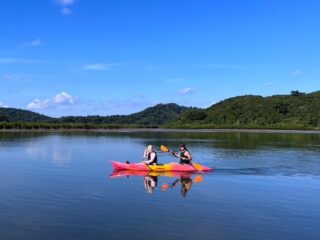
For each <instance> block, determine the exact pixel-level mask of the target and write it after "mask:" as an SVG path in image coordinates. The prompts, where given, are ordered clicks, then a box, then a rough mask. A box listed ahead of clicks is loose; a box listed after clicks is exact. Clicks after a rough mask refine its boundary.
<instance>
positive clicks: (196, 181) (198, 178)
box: [193, 175, 203, 183]
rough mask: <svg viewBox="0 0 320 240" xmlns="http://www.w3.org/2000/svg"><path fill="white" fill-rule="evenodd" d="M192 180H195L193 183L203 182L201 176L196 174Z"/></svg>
mask: <svg viewBox="0 0 320 240" xmlns="http://www.w3.org/2000/svg"><path fill="white" fill-rule="evenodd" d="M193 182H195V183H200V182H203V176H202V175H197V176H196V177H195V178H194V180H193Z"/></svg>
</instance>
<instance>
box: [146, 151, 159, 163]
mask: <svg viewBox="0 0 320 240" xmlns="http://www.w3.org/2000/svg"><path fill="white" fill-rule="evenodd" d="M151 153H155V154H156V156H155V157H154V159H153V161H152V162H151V163H149V164H150V165H152V164H157V163H158V155H157V153H156V152H151ZM151 153H148V160H150V159H151Z"/></svg>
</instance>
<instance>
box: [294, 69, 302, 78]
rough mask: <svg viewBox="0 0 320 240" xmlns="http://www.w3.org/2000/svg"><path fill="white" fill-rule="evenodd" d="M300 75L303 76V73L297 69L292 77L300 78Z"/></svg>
mask: <svg viewBox="0 0 320 240" xmlns="http://www.w3.org/2000/svg"><path fill="white" fill-rule="evenodd" d="M301 75H303V72H302V71H301V70H298V69H297V70H294V71H293V72H292V76H301Z"/></svg>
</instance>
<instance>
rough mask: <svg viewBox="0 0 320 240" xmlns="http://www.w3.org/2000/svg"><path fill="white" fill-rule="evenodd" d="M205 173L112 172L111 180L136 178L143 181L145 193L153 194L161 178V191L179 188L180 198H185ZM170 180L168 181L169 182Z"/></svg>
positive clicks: (202, 178) (201, 180)
mask: <svg viewBox="0 0 320 240" xmlns="http://www.w3.org/2000/svg"><path fill="white" fill-rule="evenodd" d="M204 175H205V173H185V172H147V171H132V170H124V171H114V172H113V173H112V174H111V176H110V177H111V178H113V179H115V178H121V177H127V178H128V179H129V177H130V176H138V177H141V178H142V179H143V186H144V188H145V190H146V192H147V193H149V194H153V193H154V192H155V190H156V189H157V187H158V183H159V179H160V178H163V179H164V180H167V181H163V183H162V184H161V191H162V192H166V191H170V189H173V188H179V189H180V194H181V196H182V197H187V194H188V192H189V191H190V190H191V187H192V186H193V185H194V183H201V182H203V180H204ZM169 180H170V181H169Z"/></svg>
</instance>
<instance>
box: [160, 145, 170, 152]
mask: <svg viewBox="0 0 320 240" xmlns="http://www.w3.org/2000/svg"><path fill="white" fill-rule="evenodd" d="M160 149H161V151H162V152H169V148H167V147H166V146H164V145H161V146H160Z"/></svg>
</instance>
